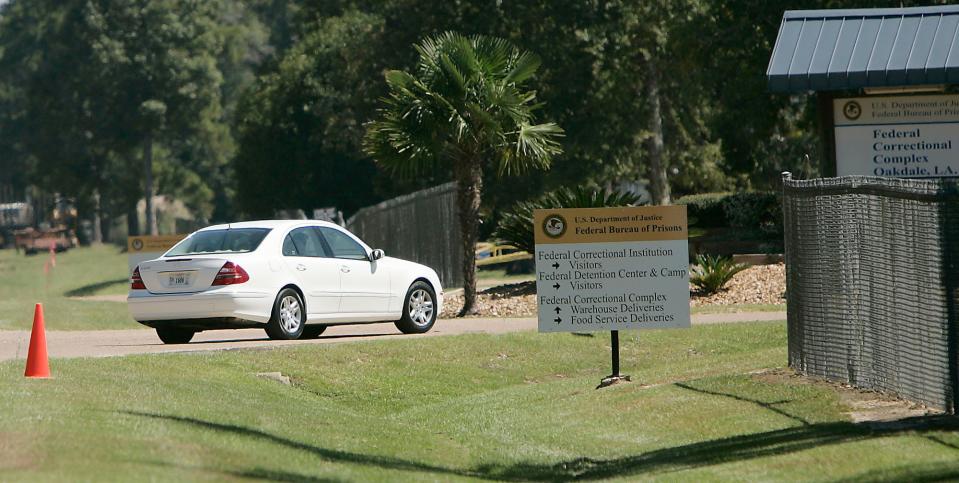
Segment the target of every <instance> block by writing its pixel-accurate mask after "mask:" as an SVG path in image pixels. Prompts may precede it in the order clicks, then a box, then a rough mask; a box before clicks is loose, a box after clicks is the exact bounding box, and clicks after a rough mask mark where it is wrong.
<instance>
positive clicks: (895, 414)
mask: <svg viewBox="0 0 959 483" xmlns="http://www.w3.org/2000/svg"><path fill="white" fill-rule="evenodd" d="M753 378H755V379H757V380H760V381H763V382H768V383H773V384H783V383H788V384H792V385H797V384H814V385H819V386H823V387H828V388H830V389H832V390H833V391H835V392H836V393H837V394H839V400H840V402H842V403H843V405H845V406H846V407H848V408H849V412H848V414H849V419H850V420H851V421H852V422H854V423H869V422H889V421H897V420H900V419H905V418H912V417H918V416H930V415H938V414H942V411H938V410H935V409H932V408H929V407H927V406H924V405H922V404H919V403H915V402H912V401H907V400H905V399H902V398H900V397H898V396H896V395H895V394H890V393H884V392H880V391H870V390H866V389H859V388H856V387H853V386H850V385H849V384H844V383H841V382H832V381H827V380H825V379H820V378H817V377H810V376H804V375H802V374H799V373H797V372H796V371H793V370H792V369H768V370H764V371H761V372H757V373H754V374H753Z"/></svg>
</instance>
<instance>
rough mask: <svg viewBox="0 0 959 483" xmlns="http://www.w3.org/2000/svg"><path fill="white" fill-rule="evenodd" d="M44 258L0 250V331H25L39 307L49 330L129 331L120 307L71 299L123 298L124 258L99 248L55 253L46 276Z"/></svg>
mask: <svg viewBox="0 0 959 483" xmlns="http://www.w3.org/2000/svg"><path fill="white" fill-rule="evenodd" d="M48 259H49V255H47V254H45V253H43V254H40V255H35V256H30V257H28V256H25V255H23V253H16V252H14V251H13V250H0V330H2V329H29V328H30V326H31V324H32V323H33V306H34V304H35V303H37V302H42V303H43V308H44V315H45V317H44V319H45V322H46V327H47V329H50V330H87V329H135V328H139V327H141V326H140V325H139V324H137V323H136V322H134V321H133V319H131V318H130V316H129V314H128V313H127V310H126V305H125V304H119V303H116V302H91V301H81V300H73V299H71V298H70V297H73V296H85V295H103V294H125V293H126V292H127V288H128V287H129V280H128V275H127V256H126V254H125V253H120V249H118V248H116V247H114V246H109V245H104V246H99V247H85V248H77V249H74V250H70V251H68V252H65V253H58V254H57V262H56V267H55V268H53V269H52V270H51V271H50V272H49V275H47V274H45V273H44V270H43V267H44V264H45V263H46V262H47V260H48Z"/></svg>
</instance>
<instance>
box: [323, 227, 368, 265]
mask: <svg viewBox="0 0 959 483" xmlns="http://www.w3.org/2000/svg"><path fill="white" fill-rule="evenodd" d="M320 232H321V233H323V238H325V239H326V243H327V244H329V246H330V250H332V251H333V256H334V257H335V258H346V259H350V260H369V258H368V257H367V254H366V249H364V248H363V246H362V245H360V244H359V243H356V240H354V239H352V238H350V236H349V235H347V234H346V233H343V232H341V231H340V230H337V229H335V228H329V227H325V226H321V227H320Z"/></svg>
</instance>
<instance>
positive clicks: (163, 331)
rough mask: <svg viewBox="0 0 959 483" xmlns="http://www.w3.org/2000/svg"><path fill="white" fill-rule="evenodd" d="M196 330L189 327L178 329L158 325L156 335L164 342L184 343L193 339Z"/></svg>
mask: <svg viewBox="0 0 959 483" xmlns="http://www.w3.org/2000/svg"><path fill="white" fill-rule="evenodd" d="M195 333H196V331H193V330H190V329H180V328H178V327H162V328H161V327H158V328H157V336H159V337H160V340H162V341H163V343H164V344H186V343H188V342H190V340H192V339H193V334H195Z"/></svg>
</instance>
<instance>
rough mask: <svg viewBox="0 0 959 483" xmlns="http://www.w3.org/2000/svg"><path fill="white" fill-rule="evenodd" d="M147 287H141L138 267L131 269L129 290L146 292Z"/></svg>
mask: <svg viewBox="0 0 959 483" xmlns="http://www.w3.org/2000/svg"><path fill="white" fill-rule="evenodd" d="M146 289H147V286H146V285H143V278H141V277H140V267H139V266H137V268H135V269H133V276H132V277H130V290H146Z"/></svg>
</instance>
